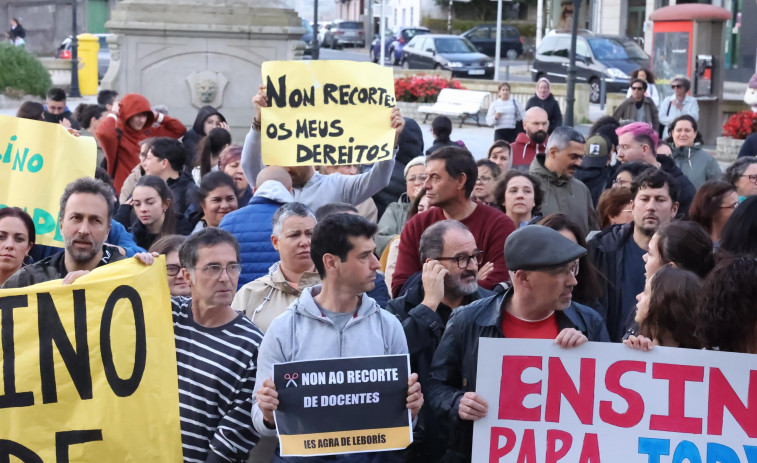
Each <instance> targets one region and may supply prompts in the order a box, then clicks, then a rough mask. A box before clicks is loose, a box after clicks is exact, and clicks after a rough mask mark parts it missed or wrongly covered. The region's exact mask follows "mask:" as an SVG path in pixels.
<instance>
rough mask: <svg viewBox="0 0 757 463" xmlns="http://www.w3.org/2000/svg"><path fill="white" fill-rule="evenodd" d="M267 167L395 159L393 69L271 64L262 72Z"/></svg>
mask: <svg viewBox="0 0 757 463" xmlns="http://www.w3.org/2000/svg"><path fill="white" fill-rule="evenodd" d="M262 73H263V83H264V84H265V85H266V92H267V95H268V107H267V108H263V109H262V114H261V119H262V120H261V125H262V127H261V131H262V137H263V140H262V145H261V148H262V151H263V163H264V164H266V165H277V166H309V165H348V164H371V163H374V162H377V161H384V160H387V159H391V157H392V156H393V153H394V129H392V128H391V121H390V119H391V112H392V108H393V107H394V106H395V99H394V78H393V74H392V69H391V68H386V67H382V66H379V65H377V64H373V63H356V62H353V61H268V62H265V63H263V67H262Z"/></svg>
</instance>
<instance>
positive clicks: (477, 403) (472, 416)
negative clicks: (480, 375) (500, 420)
mask: <svg viewBox="0 0 757 463" xmlns="http://www.w3.org/2000/svg"><path fill="white" fill-rule="evenodd" d="M487 413H489V404H488V403H487V402H486V399H484V398H483V397H481V396H480V395H478V394H476V393H475V392H472V391H469V392H466V393H465V394H464V395H463V397H462V398H461V399H460V405H458V407H457V414H458V415H459V416H460V418H462V419H464V420H468V421H476V420H480V419H481V418H483V417H485V416H486V414H487Z"/></svg>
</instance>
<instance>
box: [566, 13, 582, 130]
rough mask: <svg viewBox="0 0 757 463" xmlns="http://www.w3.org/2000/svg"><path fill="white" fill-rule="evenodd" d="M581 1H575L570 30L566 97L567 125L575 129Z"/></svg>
mask: <svg viewBox="0 0 757 463" xmlns="http://www.w3.org/2000/svg"><path fill="white" fill-rule="evenodd" d="M580 7H581V0H573V25H572V26H571V29H570V64H569V65H568V95H567V96H566V97H565V125H568V126H571V127H573V104H574V103H575V102H576V96H575V93H576V92H575V90H576V38H577V36H578V9H579V8H580Z"/></svg>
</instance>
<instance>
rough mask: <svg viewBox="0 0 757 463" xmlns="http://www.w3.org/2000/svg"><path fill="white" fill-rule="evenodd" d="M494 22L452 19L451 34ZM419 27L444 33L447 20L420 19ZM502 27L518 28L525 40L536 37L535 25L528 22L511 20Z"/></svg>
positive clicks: (505, 21) (503, 23) (506, 21)
mask: <svg viewBox="0 0 757 463" xmlns="http://www.w3.org/2000/svg"><path fill="white" fill-rule="evenodd" d="M493 22H494V21H476V20H474V19H453V20H452V33H453V34H462V33H463V32H465V31H467V30H470V29H473V28H474V27H476V26H478V25H481V24H492V23H493ZM421 25H423V26H425V27H428V28H429V29H431V30H432V31H434V32H438V33H446V32H447V20H446V19H434V18H423V19H421ZM502 25H503V26H505V25H507V26H515V27H517V28H518V31H519V32H520V35H522V36H523V37H525V38H527V39H533V38H534V37H536V24H534V23H531V22H528V21H518V20H513V19H507V20H504V21H502Z"/></svg>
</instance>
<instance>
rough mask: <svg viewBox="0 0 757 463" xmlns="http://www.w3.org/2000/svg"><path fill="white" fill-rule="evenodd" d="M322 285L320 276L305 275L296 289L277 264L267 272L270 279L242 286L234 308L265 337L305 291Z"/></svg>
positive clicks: (315, 274) (233, 302) (311, 273)
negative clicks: (275, 321)
mask: <svg viewBox="0 0 757 463" xmlns="http://www.w3.org/2000/svg"><path fill="white" fill-rule="evenodd" d="M320 283H321V277H319V276H318V273H317V272H305V273H304V274H303V275H302V277H301V278H300V281H299V283H298V287H297V288H294V287H292V285H290V284H289V282H287V281H286V278H284V274H283V273H281V269H279V262H276V263H275V264H273V265H272V266H271V268H270V269H269V270H268V275H265V276H262V277H260V278H258V279H257V280H253V281H251V282H249V283H247V284H246V285H244V286H242V287H241V288H240V289H239V291H237V294H236V295H235V296H234V301H232V303H231V307H232V308H233V309H234V310H238V311H244V314H245V315H247V318H249V319H250V320H252V322H253V323H255V325H256V326H257V327H258V328H260V331H262V332H263V333H265V332H266V330H267V329H268V326H269V325H270V324H271V322H272V321H273V319H274V318H276V317H278V316H279V315H281V314H282V313H284V311H285V310H286V309H287V308H288V307H289V305H290V304H292V302H294V301H296V300H297V298H299V297H300V293H302V290H303V289H305V288H308V287H310V286H315V285H317V284H320Z"/></svg>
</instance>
